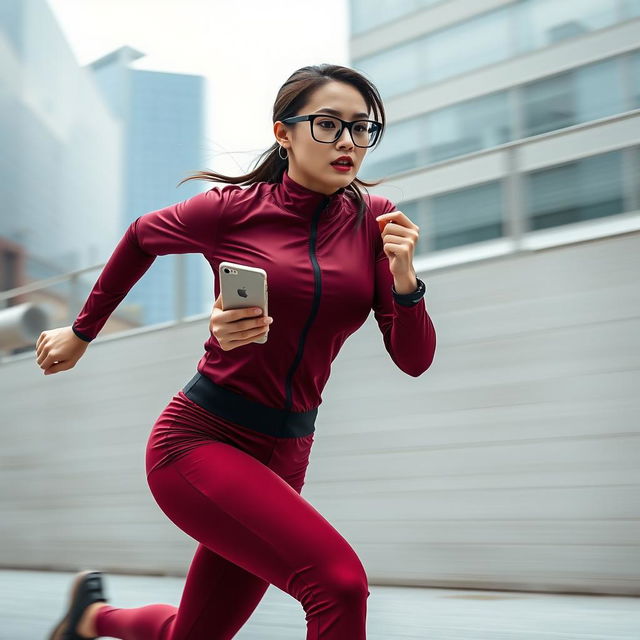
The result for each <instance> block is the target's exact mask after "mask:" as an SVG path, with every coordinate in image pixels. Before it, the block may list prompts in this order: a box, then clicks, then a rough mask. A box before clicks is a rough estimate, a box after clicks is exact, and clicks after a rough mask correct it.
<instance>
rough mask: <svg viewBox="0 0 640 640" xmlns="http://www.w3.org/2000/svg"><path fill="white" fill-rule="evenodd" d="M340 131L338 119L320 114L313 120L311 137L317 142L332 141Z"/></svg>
mask: <svg viewBox="0 0 640 640" xmlns="http://www.w3.org/2000/svg"><path fill="white" fill-rule="evenodd" d="M339 131H340V120H336V119H335V118H332V117H331V116H322V117H321V118H316V119H315V120H314V121H313V137H314V138H315V139H316V140H317V141H318V142H333V141H334V140H335V139H336V138H337V137H338V133H339Z"/></svg>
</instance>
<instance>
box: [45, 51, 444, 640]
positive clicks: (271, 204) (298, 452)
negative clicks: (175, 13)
mask: <svg viewBox="0 0 640 640" xmlns="http://www.w3.org/2000/svg"><path fill="white" fill-rule="evenodd" d="M384 125H385V112H384V107H383V104H382V100H381V98H380V95H379V93H378V91H377V89H376V88H375V86H374V85H373V84H372V83H371V82H370V81H369V80H368V79H366V78H365V77H363V76H362V75H361V74H359V73H358V72H356V71H355V70H353V69H350V68H348V67H343V66H337V65H330V64H321V65H317V66H307V67H303V68H301V69H298V70H297V71H295V72H294V73H293V74H292V75H291V76H290V77H289V78H288V80H287V81H286V82H285V83H284V84H283V85H282V87H281V88H280V90H279V92H278V95H277V97H276V101H275V104H274V106H273V132H274V135H275V142H274V144H273V145H272V146H271V147H270V148H269V149H268V150H267V151H265V152H264V153H263V154H262V156H261V157H260V158H259V159H258V162H257V163H256V168H255V170H253V171H252V172H251V173H248V174H246V175H243V176H239V177H229V176H225V175H222V174H218V173H211V172H198V173H197V174H195V175H192V176H190V177H188V178H186V179H185V180H191V179H206V180H211V181H214V182H224V183H227V184H225V185H224V186H222V187H218V186H216V187H213V188H212V189H210V190H208V191H205V192H203V193H200V194H199V195H196V196H194V197H191V198H189V199H187V200H184V201H182V202H178V203H176V204H173V205H170V206H167V207H166V208H163V209H160V210H158V211H153V212H150V213H146V214H144V215H141V216H140V217H138V218H137V219H136V220H134V221H133V222H132V223H131V225H130V226H129V227H128V229H127V230H126V232H125V234H124V236H123V237H122V238H121V240H120V242H119V243H118V244H117V246H116V248H115V250H114V252H113V254H112V255H111V257H110V258H109V260H108V262H107V264H106V265H105V267H104V269H103V271H102V272H101V274H100V276H99V278H98V280H97V281H96V283H95V285H94V287H93V289H92V291H91V293H90V294H89V297H88V298H87V301H86V302H85V304H84V306H83V308H82V309H81V311H80V313H79V315H78V316H77V318H76V319H75V321H74V322H73V324H72V325H71V326H68V327H62V328H58V329H53V330H50V331H45V332H43V333H42V334H41V335H40V337H39V338H38V341H37V344H36V352H37V363H38V365H39V366H40V367H41V368H42V369H43V370H44V374H45V375H48V374H52V373H58V372H60V371H66V370H68V369H71V368H72V367H74V366H75V364H76V363H77V362H78V360H79V359H80V358H81V357H82V355H83V354H84V353H85V351H86V349H87V348H88V345H89V343H90V342H91V341H92V340H93V339H94V338H95V337H96V336H97V335H98V333H99V331H100V329H101V328H102V327H103V325H104V324H105V322H106V321H107V319H108V317H109V315H110V314H111V313H112V311H113V310H114V309H115V308H116V306H117V305H118V304H119V303H120V301H121V300H122V299H123V298H124V297H125V295H126V294H127V292H128V291H129V290H130V289H131V287H133V285H134V284H135V283H136V282H137V281H138V280H139V279H140V278H141V277H142V275H143V274H144V273H145V272H146V270H147V269H148V268H149V267H150V266H151V264H152V263H153V261H154V260H155V258H156V256H158V255H166V254H179V253H196V252H197V253H202V254H203V255H204V257H205V259H206V260H207V261H208V262H209V264H210V265H211V268H212V269H213V271H214V273H217V271H218V265H219V264H220V262H221V261H223V260H228V261H231V262H236V263H241V264H244V265H248V266H251V267H259V268H261V269H264V270H265V271H266V272H267V281H268V287H269V300H268V308H269V313H270V315H269V317H265V314H264V312H263V310H262V309H256V310H255V312H254V310H253V309H234V310H226V311H223V310H222V304H221V299H220V287H219V283H218V281H217V279H216V282H215V286H214V294H215V295H214V299H215V302H214V305H213V310H212V314H211V317H210V322H209V332H210V335H209V337H208V339H207V340H206V342H205V343H204V351H205V353H204V355H203V356H202V358H201V359H200V361H199V362H198V365H197V367H196V373H195V375H194V376H193V377H192V378H191V379H190V380H189V381H187V382H186V384H185V385H184V387H183V388H182V389H181V390H179V391H178V392H177V393H176V394H175V395H174V396H173V397H172V399H171V400H170V402H169V403H168V404H167V406H166V407H165V409H163V411H162V413H161V414H160V416H159V417H158V419H157V420H156V422H155V424H154V425H153V428H152V429H151V433H150V436H149V439H148V443H147V447H146V461H145V462H146V476H147V482H148V485H149V488H150V490H151V493H152V494H153V497H154V499H155V501H156V502H157V504H158V506H159V507H160V509H161V510H162V511H163V512H164V513H165V514H166V515H167V517H168V518H170V519H171V521H172V522H173V523H175V525H176V526H178V527H179V528H180V529H182V531H184V532H185V533H186V534H187V535H188V536H190V537H192V538H193V539H194V540H196V541H197V542H198V543H199V544H198V546H197V549H196V552H195V556H194V558H193V560H192V562H191V565H190V567H189V570H188V573H187V576H186V581H185V586H184V591H183V593H182V596H181V600H180V603H179V606H178V607H174V606H171V605H169V604H149V605H146V606H142V607H137V608H129V609H126V608H119V607H114V606H112V605H110V604H109V603H108V601H107V598H106V595H105V591H104V587H103V582H102V574H101V572H100V571H90V570H88V571H83V572H81V573H79V574H78V575H77V576H76V578H75V580H74V582H73V584H72V588H71V597H70V604H69V608H68V611H67V612H66V613H65V615H64V617H63V618H62V619H61V620H60V622H59V623H58V624H57V625H56V627H55V629H54V630H53V631H52V633H51V635H50V640H63V639H64V640H78V639H80V638H95V637H97V636H100V637H103V636H106V637H110V638H123V639H125V640H226V639H228V638H233V637H234V635H235V634H236V633H237V632H238V630H239V629H240V628H241V627H242V625H243V624H244V623H245V622H246V621H247V619H248V618H249V616H250V615H251V613H252V612H253V611H254V610H255V608H256V606H257V605H258V603H259V602H260V600H261V598H262V597H263V595H264V593H265V591H266V589H267V587H268V586H269V584H273V585H275V586H276V587H278V588H279V589H282V590H283V591H285V592H286V593H288V594H290V595H291V596H293V597H294V598H296V599H297V600H299V601H300V603H301V605H302V607H303V608H304V611H305V619H306V623H307V635H306V638H307V640H320V639H321V640H364V638H365V637H366V620H365V619H366V609H367V598H368V596H369V595H370V593H369V590H368V580H367V575H366V573H365V570H364V567H363V565H362V563H361V561H360V559H359V558H358V556H357V555H356V553H355V551H354V549H353V548H352V547H351V546H350V544H349V543H348V542H347V540H346V539H345V538H344V537H343V536H342V535H340V533H339V532H338V531H337V530H336V529H335V528H334V527H333V526H332V525H331V524H330V523H329V522H328V521H327V520H326V519H325V518H324V517H323V516H322V515H321V514H320V513H319V512H318V511H317V510H316V509H315V508H314V507H313V506H312V505H311V504H310V503H309V502H308V501H306V500H305V499H304V498H303V497H302V496H301V495H300V494H301V490H302V486H303V483H304V478H305V472H306V469H307V465H308V462H309V454H310V451H311V446H312V443H313V437H314V431H315V426H314V425H315V419H316V415H317V412H318V407H319V405H320V403H321V402H322V399H321V393H322V390H323V388H324V386H325V384H326V382H327V380H328V378H329V373H330V368H331V363H332V361H333V360H334V358H335V357H336V355H337V354H338V352H339V350H340V348H341V346H342V345H343V343H344V342H345V340H346V339H347V338H348V337H349V336H350V335H351V334H352V333H354V332H355V331H356V330H357V329H358V328H359V327H360V326H361V325H362V324H363V323H364V322H365V320H366V319H367V317H368V316H369V314H370V312H371V310H373V312H374V317H375V320H376V321H377V324H378V326H379V328H380V331H381V333H382V339H383V342H384V346H385V349H386V350H387V352H388V353H389V355H390V357H391V358H392V360H393V362H394V363H395V364H396V365H397V366H398V367H399V368H400V369H401V370H402V371H403V372H405V373H406V374H407V375H410V376H414V377H417V376H420V375H421V374H422V373H424V372H425V371H426V370H427V369H428V368H429V366H430V365H431V363H432V361H433V357H434V354H435V348H436V336H435V330H434V326H433V323H432V321H431V319H430V317H429V315H428V313H427V310H426V306H425V302H424V294H425V285H424V283H423V282H422V280H420V279H419V278H418V277H417V276H416V272H415V269H414V267H413V256H414V251H415V247H416V245H417V244H418V238H419V227H418V226H417V225H416V224H414V223H413V222H412V221H411V220H410V219H409V218H408V217H407V216H406V215H405V214H404V213H402V212H401V211H398V210H396V207H395V205H394V204H393V203H392V202H391V201H389V200H388V199H386V198H384V197H382V196H379V195H370V194H368V193H363V192H362V191H361V190H360V188H359V187H360V186H364V187H370V186H375V185H376V184H379V183H378V182H374V183H367V182H364V181H362V180H360V179H358V178H357V177H356V175H357V173H358V169H359V168H360V165H361V164H362V161H363V159H364V157H365V154H366V153H367V150H368V149H370V148H371V147H373V146H374V145H376V144H377V143H378V142H379V140H380V134H381V133H382V131H383V129H384ZM183 182H184V180H183ZM239 184H243V185H245V186H244V188H243V187H241V186H239ZM365 191H366V190H365ZM265 333H266V334H268V339H267V341H266V342H265V343H264V344H260V343H257V342H255V340H256V339H257V338H259V337H261V336H263V335H264V334H265Z"/></svg>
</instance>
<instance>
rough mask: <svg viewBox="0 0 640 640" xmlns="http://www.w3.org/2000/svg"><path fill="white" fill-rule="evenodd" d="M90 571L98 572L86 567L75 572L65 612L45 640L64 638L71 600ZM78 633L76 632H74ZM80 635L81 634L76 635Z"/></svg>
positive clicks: (61, 639)
mask: <svg viewBox="0 0 640 640" xmlns="http://www.w3.org/2000/svg"><path fill="white" fill-rule="evenodd" d="M90 573H99V572H97V571H96V570H95V569H88V570H87V571H80V573H78V574H76V577H75V578H74V580H73V584H72V585H71V595H70V596H69V606H68V607H67V612H66V613H65V615H64V618H62V620H60V622H58V624H57V625H56V626H55V628H54V629H53V631H52V632H51V633H50V634H49V637H48V638H47V640H65V637H64V636H65V634H66V632H67V623H68V621H69V614H70V613H71V607H72V606H73V601H74V600H75V599H76V596H77V595H78V589H79V588H80V585H81V584H82V581H83V580H84V579H85V578H86V577H87V576H88V575H89V574H90ZM76 635H78V634H76ZM78 637H81V636H78Z"/></svg>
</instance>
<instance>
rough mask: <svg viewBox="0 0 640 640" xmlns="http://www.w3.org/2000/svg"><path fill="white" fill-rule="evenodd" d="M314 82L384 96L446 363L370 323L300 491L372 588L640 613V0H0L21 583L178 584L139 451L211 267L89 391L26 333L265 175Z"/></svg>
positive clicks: (8, 358) (105, 366)
mask: <svg viewBox="0 0 640 640" xmlns="http://www.w3.org/2000/svg"><path fill="white" fill-rule="evenodd" d="M322 62H330V63H335V64H344V65H347V66H351V67H353V68H355V69H357V70H359V71H361V72H362V73H364V74H365V75H366V76H367V77H368V78H369V79H370V80H371V81H373V82H374V84H376V86H377V87H378V88H379V90H380V92H381V95H382V98H383V100H384V102H385V108H386V111H387V117H388V122H387V128H386V131H385V132H384V135H383V138H382V142H381V143H380V145H379V147H378V148H376V149H374V150H372V151H370V152H369V153H368V155H367V157H366V159H365V162H364V164H363V166H362V169H361V172H360V176H361V177H363V178H365V179H380V178H384V182H383V183H382V184H380V185H379V186H377V187H375V188H372V189H371V190H370V191H371V192H372V193H380V194H382V195H385V196H386V197H388V198H390V199H391V200H393V201H394V202H395V203H396V204H397V205H398V208H399V209H400V210H402V211H403V212H405V213H406V214H407V215H408V216H409V217H410V218H411V219H412V220H413V221H414V222H416V223H417V224H418V225H419V226H420V229H421V233H420V238H421V244H420V247H419V249H418V251H417V253H416V257H415V267H416V270H417V272H418V275H419V276H420V277H421V278H422V279H423V280H424V281H425V282H426V284H427V293H426V297H425V302H426V306H427V309H428V310H429V313H430V315H431V317H432V319H433V321H434V324H435V327H436V331H437V335H438V347H437V352H436V357H435V361H434V363H433V365H432V366H431V368H430V369H429V370H428V371H427V372H426V373H425V374H423V375H422V376H421V377H420V378H412V377H409V376H407V375H406V374H404V373H402V372H401V371H400V370H398V369H397V367H396V366H395V365H394V364H393V362H392V361H391V360H390V358H389V356H388V354H387V353H386V352H385V350H384V345H383V343H382V338H381V335H380V332H379V330H378V327H377V325H376V324H375V321H374V320H373V315H371V316H370V317H369V319H368V320H367V322H366V323H365V325H363V327H362V328H361V330H360V331H358V332H357V334H355V335H354V336H353V337H352V338H351V339H350V340H349V341H348V343H347V344H346V345H345V347H344V348H343V351H342V352H341V353H340V355H339V356H338V358H337V359H336V361H335V362H334V367H333V372H332V377H331V379H330V381H329V384H328V385H327V388H326V390H325V393H324V401H323V404H322V407H321V409H320V413H319V417H318V423H317V431H316V442H315V444H314V451H313V455H312V459H311V464H310V467H309V470H308V472H307V483H306V485H305V487H304V489H303V494H302V495H303V496H304V497H305V498H306V499H307V500H309V501H310V502H312V504H313V505H314V506H315V507H316V508H318V510H319V511H321V512H322V513H323V514H324V515H325V517H327V519H328V520H329V521H331V522H332V523H333V524H334V525H335V526H336V528H337V529H338V530H339V531H340V532H341V533H342V534H343V535H344V536H345V537H346V538H347V539H348V540H349V542H350V543H351V544H352V545H353V547H354V548H355V549H356V551H357V552H358V554H359V555H360V557H361V558H362V560H363V563H364V565H365V566H366V567H367V573H368V576H369V579H370V582H371V583H372V584H374V585H403V586H430V587H445V588H475V589H504V590H519V591H530V592H532V591H539V592H560V593H565V592H570V593H591V594H619V595H638V593H640V553H639V550H640V549H639V542H638V541H639V540H640V500H638V496H639V495H640V494H639V484H640V465H639V463H638V461H639V459H640V447H639V442H640V418H639V416H640V401H639V400H638V396H639V395H640V394H639V390H640V375H639V370H640V288H639V287H638V276H639V275H640V126H639V125H640V0H474V2H470V1H467V0H394V1H391V0H388V1H384V0H371V1H365V0H325V1H324V2H322V3H320V4H319V3H317V2H311V1H306V0H305V1H299V2H286V1H284V0H278V1H271V2H249V1H247V2H230V1H229V2H223V1H220V0H214V1H207V2H205V1H204V0H201V1H197V0H183V1H181V2H177V1H170V0H166V1H164V2H158V1H156V2H151V1H147V0H144V1H143V0H135V1H133V2H124V0H123V1H118V0H110V1H107V0H87V1H80V0H48V1H45V0H23V1H21V0H1V1H0V353H1V354H2V355H1V356H0V424H1V429H0V463H1V467H0V481H1V483H0V508H1V510H2V516H1V518H0V520H1V521H0V536H1V539H0V567H3V568H19V569H38V570H60V571H64V570H75V569H80V568H84V567H85V566H92V567H93V566H98V567H100V568H101V569H104V570H108V571H113V572H115V573H118V572H119V573H127V572H132V573H140V574H145V575H175V576H183V575H184V573H185V571H186V569H187V567H188V563H189V560H190V558H191V556H192V554H193V551H194V548H195V545H194V541H193V540H191V539H190V538H188V537H187V536H185V535H184V534H183V533H182V532H181V531H179V530H178V529H177V528H176V527H175V526H174V525H173V524H172V523H171V522H170V521H168V520H167V519H166V517H165V516H164V514H163V513H162V512H161V511H160V509H159V508H158V507H157V505H156V504H155V502H154V501H153V498H152V496H151V495H150V493H149V491H148V487H147V485H146V480H145V476H144V450H145V446H146V438H147V436H148V433H149V431H150V429H151V427H152V425H153V422H154V420H155V418H156V417H157V416H158V415H159V413H160V412H161V411H162V409H163V408H164V406H165V405H166V404H167V402H168V401H169V399H170V398H171V396H172V395H173V394H174V393H176V392H177V390H178V389H180V388H182V386H183V385H184V384H185V383H186V382H187V381H188V380H189V379H190V378H191V377H192V375H193V374H194V373H195V367H196V364H197V361H198V360H199V358H200V357H201V355H202V345H203V343H204V341H205V340H206V338H207V336H208V328H207V325H208V318H209V312H210V310H211V306H212V304H213V274H212V273H211V268H210V267H209V265H208V264H207V263H206V261H205V260H204V258H203V257H202V256H201V255H186V256H160V257H158V258H156V260H155V262H154V263H153V265H152V266H151V268H150V269H149V271H148V272H147V273H146V274H145V275H144V276H143V277H142V278H141V280H139V281H138V283H137V284H136V285H135V286H134V287H133V288H132V289H131V291H130V292H129V293H128V295H127V296H126V298H125V299H124V300H123V302H122V303H121V305H120V306H119V307H118V309H116V311H115V312H114V313H113V314H112V316H111V318H110V319H109V320H108V322H107V324H106V325H105V327H104V329H103V330H102V331H101V333H100V336H99V337H98V338H97V339H96V340H95V341H94V342H93V343H92V344H91V346H90V347H89V348H88V350H87V353H86V354H85V357H84V358H83V359H82V360H81V361H80V362H79V363H78V364H77V366H76V367H75V368H74V369H72V370H70V371H68V372H62V373H60V374H57V375H55V376H47V377H44V376H42V371H41V369H40V368H39V367H38V366H37V364H36V362H35V351H34V346H35V341H36V340H37V337H38V336H39V334H40V332H41V331H43V330H47V329H52V328H56V327H60V326H66V325H70V324H71V323H72V322H73V320H74V318H75V317H76V315H77V313H78V311H79V310H80V308H81V306H82V305H83V304H84V301H85V300H86V297H87V295H88V293H89V292H90V290H91V288H92V286H93V284H94V283H95V281H96V279H97V277H98V275H99V273H100V269H101V268H102V266H103V265H104V263H105V262H106V260H107V259H108V257H109V256H110V254H111V252H112V251H113V249H114V248H115V246H116V244H117V242H118V241H119V239H120V237H121V236H122V234H123V233H124V231H125V229H126V228H127V226H128V225H129V224H130V223H131V222H132V221H133V220H134V219H135V218H137V217H138V216H140V215H142V214H144V213H146V212H148V211H152V210H156V209H159V208H161V207H164V206H166V205H168V204H171V203H174V202H178V201H181V200H184V199H186V198H188V197H190V196H191V195H194V194H195V193H197V192H199V191H202V190H206V189H209V188H211V186H212V185H211V183H208V182H198V181H190V182H188V183H185V184H183V185H181V186H180V187H177V183H178V182H179V181H180V180H181V179H183V178H184V177H186V176H187V175H189V174H190V173H192V172H195V171H198V170H202V169H212V170H215V171H222V172H226V173H228V174H232V175H239V174H241V173H245V172H247V171H249V170H250V169H251V168H252V167H253V163H254V162H255V160H256V158H257V156H258V155H259V154H260V153H261V152H262V151H264V150H265V149H266V148H267V147H268V146H270V145H271V143H272V142H273V132H272V123H271V110H272V104H273V100H274V99H275V96H276V93H277V90H278V88H279V87H280V86H281V85H282V83H284V81H285V80H286V79H287V77H288V76H289V75H290V74H291V73H292V72H293V71H295V70H296V69H298V68H299V67H301V66H304V65H307V64H318V63H322ZM274 321H277V318H275V319H274ZM492 637H494V638H496V637H498V636H492ZM505 637H506V636H505ZM518 637H522V636H518Z"/></svg>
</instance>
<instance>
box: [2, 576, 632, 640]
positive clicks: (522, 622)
mask: <svg viewBox="0 0 640 640" xmlns="http://www.w3.org/2000/svg"><path fill="white" fill-rule="evenodd" d="M88 568H91V567H88ZM74 575H75V572H69V573H68V572H58V571H27V570H24V571H23V570H0V640H45V639H46V638H47V634H48V633H49V632H50V630H51V628H52V627H53V626H54V624H55V623H56V622H57V620H58V619H59V618H60V617H61V616H62V614H63V613H64V611H65V610H66V607H67V603H68V598H69V587H70V584H71V581H72V578H73V576H74ZM183 585H184V578H179V577H157V576H138V575H121V574H113V573H108V572H105V588H106V591H107V598H108V600H109V603H110V604H111V605H113V606H115V607H140V606H144V605H146V604H151V603H159V602H164V603H168V604H173V605H175V606H177V604H178V602H179V601H180V595H181V593H182V587H183ZM369 591H370V593H371V595H370V596H369V598H368V601H367V612H368V613H367V640H394V639H396V638H397V639H398V640H574V639H575V640H623V639H624V640H640V598H635V597H624V596H594V595H567V594H550V593H530V592H520V591H488V590H487V591H485V590H470V589H438V588H420V587H415V588H414V587H390V586H376V585H370V586H369ZM305 637H306V623H305V619H304V610H303V609H302V606H301V605H300V603H299V602H298V601H297V600H295V599H294V598H292V597H291V596H290V595H288V594H287V593H284V592H283V591H281V590H280V589H278V588H277V587H274V586H273V585H271V586H270V587H269V588H268V589H267V592H266V594H265V596H264V598H263V599H262V601H261V602H260V604H259V605H258V607H257V608H256V610H255V611H254V613H253V614H252V616H251V617H250V618H249V620H248V621H247V622H246V623H245V625H244V627H243V628H242V629H241V630H240V631H239V632H238V633H237V634H236V636H235V638H236V639H237V640H304V639H305ZM150 640H151V639H150ZM211 640H216V636H215V630H212V633H211ZM345 640H346V639H345Z"/></svg>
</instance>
